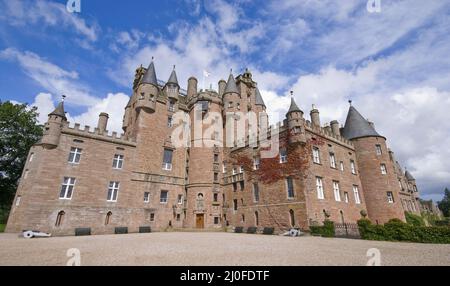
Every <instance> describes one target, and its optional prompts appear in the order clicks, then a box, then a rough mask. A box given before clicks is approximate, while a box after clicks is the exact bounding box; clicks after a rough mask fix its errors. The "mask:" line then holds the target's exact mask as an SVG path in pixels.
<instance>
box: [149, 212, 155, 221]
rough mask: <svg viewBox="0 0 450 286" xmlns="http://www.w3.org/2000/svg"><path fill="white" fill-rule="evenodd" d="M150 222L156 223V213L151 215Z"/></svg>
mask: <svg viewBox="0 0 450 286" xmlns="http://www.w3.org/2000/svg"><path fill="white" fill-rule="evenodd" d="M150 221H155V213H151V214H150Z"/></svg>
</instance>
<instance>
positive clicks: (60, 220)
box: [55, 211, 66, 226]
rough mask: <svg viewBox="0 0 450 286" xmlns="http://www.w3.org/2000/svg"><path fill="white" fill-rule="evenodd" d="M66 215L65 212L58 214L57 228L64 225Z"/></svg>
mask: <svg viewBox="0 0 450 286" xmlns="http://www.w3.org/2000/svg"><path fill="white" fill-rule="evenodd" d="M65 214H66V213H65V212H64V211H60V212H59V213H58V216H57V217H56V223H55V226H61V224H62V223H63V221H64V215H65Z"/></svg>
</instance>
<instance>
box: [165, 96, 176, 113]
mask: <svg viewBox="0 0 450 286" xmlns="http://www.w3.org/2000/svg"><path fill="white" fill-rule="evenodd" d="M167 109H168V110H169V111H171V112H174V111H175V100H173V99H171V100H169V106H168V108H167Z"/></svg>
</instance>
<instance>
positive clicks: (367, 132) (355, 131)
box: [342, 106, 383, 140]
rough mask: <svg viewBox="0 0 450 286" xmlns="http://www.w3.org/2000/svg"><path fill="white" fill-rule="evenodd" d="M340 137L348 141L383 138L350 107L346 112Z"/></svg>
mask: <svg viewBox="0 0 450 286" xmlns="http://www.w3.org/2000/svg"><path fill="white" fill-rule="evenodd" d="M342 135H343V136H344V137H345V138H347V139H348V140H351V139H356V138H362V137H383V136H381V135H380V134H378V132H377V131H376V130H375V128H374V127H373V125H371V124H370V123H369V121H367V120H366V119H365V118H364V117H363V116H362V115H361V114H360V113H359V112H358V110H356V108H354V107H353V106H350V109H349V111H348V114H347V120H346V121H345V126H344V130H343V132H342Z"/></svg>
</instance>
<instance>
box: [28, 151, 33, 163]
mask: <svg viewBox="0 0 450 286" xmlns="http://www.w3.org/2000/svg"><path fill="white" fill-rule="evenodd" d="M33 159H34V153H31V154H30V159H29V160H28V161H29V162H32V161H33Z"/></svg>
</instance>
